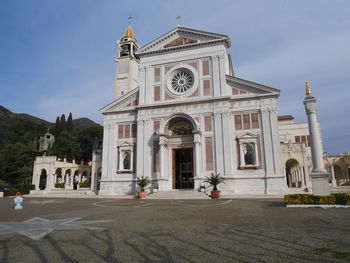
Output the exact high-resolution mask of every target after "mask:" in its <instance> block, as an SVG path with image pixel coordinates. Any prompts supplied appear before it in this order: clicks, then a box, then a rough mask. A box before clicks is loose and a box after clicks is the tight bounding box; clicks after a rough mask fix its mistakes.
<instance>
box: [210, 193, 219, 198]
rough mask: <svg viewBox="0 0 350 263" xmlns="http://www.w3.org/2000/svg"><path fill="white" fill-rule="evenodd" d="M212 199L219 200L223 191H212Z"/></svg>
mask: <svg viewBox="0 0 350 263" xmlns="http://www.w3.org/2000/svg"><path fill="white" fill-rule="evenodd" d="M210 197H211V198H212V199H219V198H220V197H221V191H211V194H210Z"/></svg>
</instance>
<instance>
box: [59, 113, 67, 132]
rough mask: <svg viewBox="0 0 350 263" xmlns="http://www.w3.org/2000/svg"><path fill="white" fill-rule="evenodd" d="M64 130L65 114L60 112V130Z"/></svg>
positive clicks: (65, 123)
mask: <svg viewBox="0 0 350 263" xmlns="http://www.w3.org/2000/svg"><path fill="white" fill-rule="evenodd" d="M66 130H67V122H66V115H64V114H62V115H61V120H60V131H61V132H64V131H66Z"/></svg>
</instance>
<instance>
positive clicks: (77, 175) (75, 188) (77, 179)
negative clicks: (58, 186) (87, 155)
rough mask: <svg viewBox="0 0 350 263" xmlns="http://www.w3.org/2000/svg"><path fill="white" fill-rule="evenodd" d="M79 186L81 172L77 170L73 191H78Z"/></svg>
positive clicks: (74, 175)
mask: <svg viewBox="0 0 350 263" xmlns="http://www.w3.org/2000/svg"><path fill="white" fill-rule="evenodd" d="M78 184H79V171H78V170H76V171H75V172H74V174H73V190H77V189H78Z"/></svg>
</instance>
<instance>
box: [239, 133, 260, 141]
mask: <svg viewBox="0 0 350 263" xmlns="http://www.w3.org/2000/svg"><path fill="white" fill-rule="evenodd" d="M257 137H259V135H258V134H254V133H251V132H246V133H245V134H242V135H239V136H237V139H239V140H245V139H246V140H250V139H253V138H254V139H255V138H257Z"/></svg>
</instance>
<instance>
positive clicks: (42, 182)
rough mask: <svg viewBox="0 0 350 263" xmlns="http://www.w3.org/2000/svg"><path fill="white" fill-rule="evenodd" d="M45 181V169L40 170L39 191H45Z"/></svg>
mask: <svg viewBox="0 0 350 263" xmlns="http://www.w3.org/2000/svg"><path fill="white" fill-rule="evenodd" d="M46 180H47V172H46V170H45V169H41V173H40V180H39V189H40V190H45V188H46Z"/></svg>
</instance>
